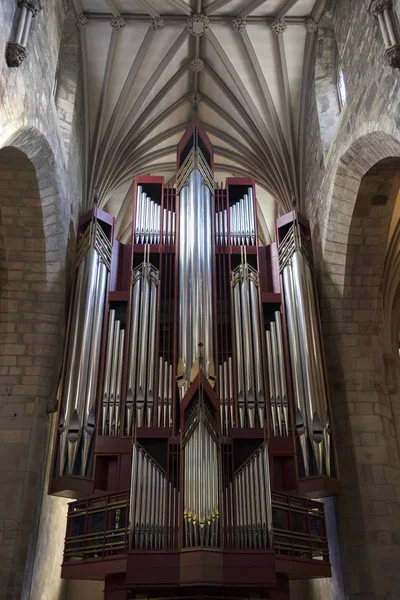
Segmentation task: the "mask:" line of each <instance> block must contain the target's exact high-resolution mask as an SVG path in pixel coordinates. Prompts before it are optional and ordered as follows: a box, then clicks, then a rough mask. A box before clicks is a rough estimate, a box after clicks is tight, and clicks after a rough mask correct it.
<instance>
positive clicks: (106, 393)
mask: <svg viewBox="0 0 400 600" xmlns="http://www.w3.org/2000/svg"><path fill="white" fill-rule="evenodd" d="M114 322H115V310H112V309H111V310H110V311H109V313H108V336H107V355H106V364H105V374H104V386H103V401H102V424H101V433H102V435H106V431H107V429H106V426H107V418H108V409H109V403H110V376H111V363H112V351H113V337H114Z"/></svg>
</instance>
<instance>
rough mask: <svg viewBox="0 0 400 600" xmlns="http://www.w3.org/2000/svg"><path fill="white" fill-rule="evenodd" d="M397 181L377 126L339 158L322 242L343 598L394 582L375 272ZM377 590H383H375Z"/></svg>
mask: <svg viewBox="0 0 400 600" xmlns="http://www.w3.org/2000/svg"><path fill="white" fill-rule="evenodd" d="M399 186H400V143H399V142H398V141H396V140H395V139H394V138H393V137H392V136H390V135H388V134H386V133H383V132H380V131H376V132H373V133H369V134H367V135H365V136H363V137H361V138H359V139H358V140H356V141H355V142H354V143H353V144H352V145H351V147H350V148H349V149H348V150H347V151H346V152H345V153H344V155H343V156H342V157H341V158H340V160H339V162H338V166H337V170H336V175H335V177H334V178H333V184H332V187H331V189H330V204H329V208H328V213H327V219H326V221H325V222H326V229H325V232H324V233H325V236H324V238H323V240H322V247H323V260H322V262H321V297H322V300H321V303H322V306H321V309H322V310H321V315H322V320H323V331H324V339H325V349H326V357H327V367H328V378H329V383H330V388H331V396H332V405H333V412H334V420H335V430H336V433H337V435H336V442H337V450H338V458H339V468H340V476H341V481H342V490H343V496H342V497H341V498H339V500H338V511H339V515H340V519H339V521H340V524H341V528H340V535H341V541H342V544H341V545H342V549H343V553H344V565H345V571H346V576H347V592H348V594H349V597H351V598H352V597H353V596H352V594H354V597H357V596H356V595H357V594H362V593H367V592H368V593H369V594H370V596H369V597H370V598H371V600H372V599H373V600H377V599H378V598H381V597H385V598H390V599H392V598H393V599H394V598H396V595H397V593H398V592H397V590H398V589H399V585H400V578H399V574H398V560H399V559H400V541H399V535H398V534H399V531H400V504H399V498H400V461H399V445H398V439H397V436H396V430H395V424H396V423H395V414H394V406H395V405H399V399H398V398H395V397H394V396H393V395H392V394H391V392H390V390H388V388H387V386H386V381H385V379H386V378H385V366H384V335H383V333H384V286H383V277H382V276H383V273H384V269H385V260H386V253H387V240H388V234H389V228H390V223H391V220H392V215H393V209H394V205H395V200H396V196H397V194H398V191H399ZM379 594H382V595H379Z"/></svg>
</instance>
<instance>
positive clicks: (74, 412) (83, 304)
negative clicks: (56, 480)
mask: <svg viewBox="0 0 400 600" xmlns="http://www.w3.org/2000/svg"><path fill="white" fill-rule="evenodd" d="M98 267H99V257H98V254H97V252H96V250H95V249H94V248H93V247H91V248H89V250H88V251H87V253H86V256H85V258H84V259H83V261H82V263H81V265H80V266H79V269H82V287H81V290H80V301H79V304H78V306H79V316H78V319H77V322H76V328H77V330H76V331H75V332H73V337H75V336H76V341H78V339H79V342H78V344H79V345H78V348H79V352H80V357H81V358H80V360H76V356H73V361H74V362H75V365H76V366H75V369H74V379H75V382H73V383H72V385H70V386H69V387H68V388H67V393H70V394H71V396H70V398H67V399H65V397H66V394H65V392H64V405H66V406H68V408H69V411H70V414H69V415H68V414H66V416H67V418H68V416H69V419H68V421H69V422H68V421H67V444H68V447H67V454H68V464H67V469H68V471H67V473H68V474H72V473H73V471H74V466H75V461H76V457H77V453H78V449H79V442H80V439H81V435H82V425H83V411H84V403H85V398H86V386H87V373H88V366H89V357H90V342H91V340H90V335H88V332H90V331H92V326H93V316H94V307H95V299H96V283H97V272H98ZM74 342H75V340H73V341H72V345H71V346H70V348H71V350H70V356H71V358H72V352H73V350H74V347H75V350H77V347H76V346H75V343H74ZM67 368H68V367H67ZM68 379H69V378H68ZM68 379H67V382H68ZM68 383H69V382H68ZM75 383H76V387H75ZM72 394H73V395H72ZM66 400H67V401H66ZM60 447H61V444H60ZM61 458H62V457H61ZM60 470H61V472H62V471H63V465H62V469H60Z"/></svg>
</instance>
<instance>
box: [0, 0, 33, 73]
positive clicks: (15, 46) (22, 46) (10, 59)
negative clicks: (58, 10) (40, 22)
mask: <svg viewBox="0 0 400 600" xmlns="http://www.w3.org/2000/svg"><path fill="white" fill-rule="evenodd" d="M41 10H42V4H41V0H19V2H18V19H17V26H16V28H15V32H14V36H13V39H12V40H11V42H8V44H7V50H6V61H7V65H8V66H9V67H19V66H20V64H21V63H22V61H24V60H25V58H26V57H27V56H28V51H27V45H28V39H29V33H30V30H31V25H32V20H33V19H34V18H35V17H36V15H37V14H38V13H39V12H40V11H41Z"/></svg>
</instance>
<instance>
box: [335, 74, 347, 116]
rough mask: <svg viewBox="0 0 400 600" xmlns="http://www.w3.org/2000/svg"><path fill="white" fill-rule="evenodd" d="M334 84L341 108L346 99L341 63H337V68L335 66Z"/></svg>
mask: <svg viewBox="0 0 400 600" xmlns="http://www.w3.org/2000/svg"><path fill="white" fill-rule="evenodd" d="M336 85H337V92H338V98H339V104H340V109H342V108H343V106H344V105H345V103H346V100H347V88H346V80H345V78H344V73H343V69H342V65H341V64H340V63H339V64H338V68H337V83H336Z"/></svg>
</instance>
